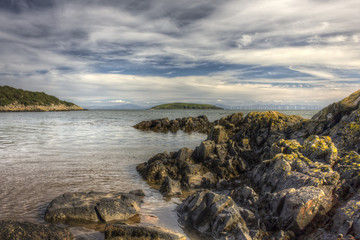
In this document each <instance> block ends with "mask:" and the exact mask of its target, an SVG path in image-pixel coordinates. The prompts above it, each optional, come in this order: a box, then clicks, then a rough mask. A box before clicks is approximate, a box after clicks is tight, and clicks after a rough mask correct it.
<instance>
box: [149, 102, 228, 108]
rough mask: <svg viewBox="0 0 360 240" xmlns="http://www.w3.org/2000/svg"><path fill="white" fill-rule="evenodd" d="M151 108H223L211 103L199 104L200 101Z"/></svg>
mask: <svg viewBox="0 0 360 240" xmlns="http://www.w3.org/2000/svg"><path fill="white" fill-rule="evenodd" d="M151 109H223V108H221V107H217V106H214V105H210V104H198V103H167V104H161V105H157V106H155V107H152V108H151Z"/></svg>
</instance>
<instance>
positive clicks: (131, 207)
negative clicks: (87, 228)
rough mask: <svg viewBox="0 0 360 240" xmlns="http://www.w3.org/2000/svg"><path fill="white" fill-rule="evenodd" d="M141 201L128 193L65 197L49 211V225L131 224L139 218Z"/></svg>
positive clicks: (48, 208)
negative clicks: (114, 222)
mask: <svg viewBox="0 0 360 240" xmlns="http://www.w3.org/2000/svg"><path fill="white" fill-rule="evenodd" d="M140 205H141V199H140V198H139V197H138V196H136V195H134V194H128V193H100V192H89V193H84V192H77V193H65V194H63V195H61V196H59V197H57V198H55V199H54V200H52V201H51V203H50V204H49V206H48V207H47V209H46V213H45V220H46V221H48V222H63V223H78V222H108V221H114V220H117V221H121V220H127V219H129V218H131V217H134V216H136V215H138V214H139V211H140Z"/></svg>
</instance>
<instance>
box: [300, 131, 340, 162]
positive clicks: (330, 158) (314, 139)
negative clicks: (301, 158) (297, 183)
mask: <svg viewBox="0 0 360 240" xmlns="http://www.w3.org/2000/svg"><path fill="white" fill-rule="evenodd" d="M301 152H302V153H303V154H304V155H305V156H306V157H308V158H310V159H312V160H315V161H319V162H323V163H325V164H329V165H331V166H333V165H334V163H335V162H336V161H337V156H338V155H337V148H336V147H335V145H334V143H332V141H331V138H330V137H328V136H324V137H319V136H316V135H312V136H310V137H308V138H307V139H306V140H305V142H304V144H303V146H302V149H301Z"/></svg>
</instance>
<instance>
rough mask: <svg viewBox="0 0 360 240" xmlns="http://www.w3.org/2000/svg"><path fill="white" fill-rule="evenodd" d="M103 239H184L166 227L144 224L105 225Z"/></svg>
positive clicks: (184, 239)
mask: <svg viewBox="0 0 360 240" xmlns="http://www.w3.org/2000/svg"><path fill="white" fill-rule="evenodd" d="M105 239H107V240H120V239H121V240H186V237H185V236H184V235H182V234H179V233H175V232H172V231H170V230H169V229H166V228H160V227H157V226H145V225H125V224H113V225H109V224H108V225H106V227H105Z"/></svg>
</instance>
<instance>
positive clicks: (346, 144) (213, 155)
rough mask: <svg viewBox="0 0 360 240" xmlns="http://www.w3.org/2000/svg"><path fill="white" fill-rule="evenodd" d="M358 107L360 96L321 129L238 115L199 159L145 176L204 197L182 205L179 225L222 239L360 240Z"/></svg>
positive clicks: (331, 111)
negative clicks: (356, 239) (359, 228)
mask: <svg viewBox="0 0 360 240" xmlns="http://www.w3.org/2000/svg"><path fill="white" fill-rule="evenodd" d="M359 100H360V91H357V92H355V93H354V94H352V95H351V96H349V97H348V98H345V99H344V100H342V101H340V102H338V103H334V104H332V105H330V106H329V107H327V108H325V109H323V110H322V111H320V112H319V113H318V114H317V115H315V116H314V117H313V119H303V118H301V117H299V116H286V115H284V114H281V113H278V112H274V111H268V112H252V113H249V114H248V115H247V116H245V117H244V116H243V115H242V114H233V115H231V116H228V117H224V118H222V119H220V120H218V121H215V122H214V123H213V126H212V128H211V131H209V132H208V137H207V139H206V140H205V141H202V142H201V143H200V145H199V146H198V147H196V148H195V149H194V150H191V149H188V148H183V149H180V150H179V151H178V152H172V153H166V152H165V153H161V154H157V155H155V156H154V157H152V158H151V159H149V161H147V162H146V163H143V164H140V165H138V166H137V170H138V172H139V173H140V174H141V175H142V176H143V178H144V179H145V180H146V181H147V182H148V183H150V184H155V185H154V186H155V187H160V186H161V189H162V190H161V191H162V192H163V193H164V194H165V195H166V194H167V193H171V192H176V193H177V194H178V193H179V192H181V191H178V190H177V189H178V188H179V184H180V188H181V189H182V190H184V189H186V190H188V189H190V190H195V191H196V190H199V189H202V191H200V192H196V193H194V194H193V195H191V196H190V197H188V198H187V199H186V200H185V201H184V202H183V203H182V204H181V205H180V207H179V208H178V213H179V216H180V222H181V223H182V224H184V226H185V227H190V228H193V229H195V230H196V231H197V232H199V233H201V234H205V235H211V236H213V237H214V238H220V239H221V238H223V239H354V238H359V236H358V233H359V230H358V226H359V224H360V220H359V219H358V218H359V216H358V215H359V214H358V212H359V209H358V207H359V206H358V202H359V199H358V196H359V193H358V191H359V188H360V155H359V150H360V132H359V131H360V109H359V106H360V105H359ZM156 185H157V186H156ZM204 188H205V189H209V190H212V191H216V193H215V192H211V191H209V190H203V189H204ZM171 189H175V190H171ZM239 216H240V217H241V218H240V217H239Z"/></svg>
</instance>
